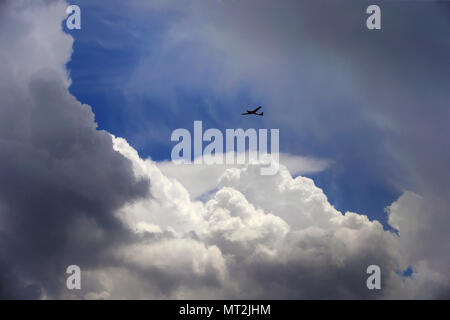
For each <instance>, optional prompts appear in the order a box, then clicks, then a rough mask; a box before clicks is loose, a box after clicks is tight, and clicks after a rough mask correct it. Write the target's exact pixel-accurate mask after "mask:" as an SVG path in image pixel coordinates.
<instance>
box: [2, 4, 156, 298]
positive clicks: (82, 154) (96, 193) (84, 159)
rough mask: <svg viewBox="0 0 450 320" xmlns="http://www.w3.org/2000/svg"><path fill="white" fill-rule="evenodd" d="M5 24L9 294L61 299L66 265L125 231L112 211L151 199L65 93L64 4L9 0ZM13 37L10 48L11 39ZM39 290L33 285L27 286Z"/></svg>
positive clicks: (90, 256)
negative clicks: (143, 197) (146, 197)
mask: <svg viewBox="0 0 450 320" xmlns="http://www.w3.org/2000/svg"><path fill="white" fill-rule="evenodd" d="M4 6H5V7H6V11H7V14H5V15H4V18H2V20H1V22H0V24H1V29H2V33H1V35H0V37H1V38H0V41H1V43H3V44H4V45H2V46H1V47H0V57H1V58H2V59H3V61H8V63H4V64H2V67H1V68H2V70H1V72H0V74H1V76H0V77H1V79H0V105H1V109H0V119H1V120H0V121H1V125H0V128H1V129H0V149H1V150H2V152H1V154H0V180H1V183H0V203H1V205H0V206H1V209H2V210H1V215H0V221H1V222H2V223H1V227H0V234H1V238H2V241H1V244H0V253H1V258H0V260H1V261H2V263H1V265H2V270H1V273H2V287H3V286H4V285H5V284H4V283H3V282H4V281H5V280H4V278H3V275H5V274H7V275H9V276H8V277H11V278H12V279H15V280H9V281H8V283H9V285H6V288H8V289H7V292H2V295H3V296H5V297H13V298H39V297H45V296H48V297H57V296H59V294H60V292H61V290H63V288H62V287H61V283H60V280H61V279H60V278H61V275H62V273H61V272H65V268H66V267H67V266H68V265H70V264H73V263H74V261H79V263H80V264H82V265H84V266H89V265H97V264H101V261H99V260H97V258H98V257H99V256H101V252H102V251H103V250H106V248H108V247H109V246H111V245H113V244H114V243H115V242H116V241H119V240H120V241H124V240H125V239H126V238H127V231H126V230H125V228H124V227H123V226H122V224H121V223H120V222H119V220H118V219H117V218H116V217H115V216H114V212H115V210H116V209H118V208H120V207H121V206H122V205H123V204H125V203H126V202H128V201H132V200H134V199H136V198H138V197H142V196H145V195H146V193H147V191H148V187H147V185H148V183H149V182H148V181H144V180H140V181H138V180H136V179H135V178H134V175H133V172H132V169H131V164H130V161H129V160H127V159H126V158H125V157H123V156H122V155H120V154H119V153H117V152H116V151H114V149H113V144H112V138H111V136H110V135H109V134H108V133H107V132H104V131H98V130H97V129H96V123H95V122H94V115H93V113H92V111H91V109H90V107H89V106H87V105H82V104H81V103H80V102H78V101H77V100H76V99H75V98H74V97H73V96H72V95H71V94H70V93H69V92H68V90H67V87H68V85H69V83H70V80H69V78H68V76H67V71H66V69H65V67H64V65H65V63H66V62H67V61H68V59H69V58H70V54H71V50H72V39H71V37H70V36H68V35H66V34H64V33H63V32H62V30H61V21H62V20H63V19H64V17H65V8H66V6H65V4H64V3H63V2H44V1H33V2H31V1H14V2H13V1H8V2H6V4H4ZM5 44H8V45H5ZM29 288H33V290H31V289H29Z"/></svg>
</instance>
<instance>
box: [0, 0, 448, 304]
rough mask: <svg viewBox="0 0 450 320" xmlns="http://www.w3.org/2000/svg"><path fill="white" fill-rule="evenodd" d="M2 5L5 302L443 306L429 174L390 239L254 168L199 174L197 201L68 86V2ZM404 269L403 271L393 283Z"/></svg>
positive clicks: (441, 260)
mask: <svg viewBox="0 0 450 320" xmlns="http://www.w3.org/2000/svg"><path fill="white" fill-rule="evenodd" d="M158 3H159V2H158ZM160 5H162V3H160ZM3 6H4V8H2V11H4V10H6V12H8V14H7V15H6V14H3V15H2V16H1V19H2V20H1V22H0V30H2V31H1V34H0V40H1V42H2V44H4V43H8V44H9V45H7V46H6V45H2V46H1V47H0V57H1V58H2V59H3V60H4V61H8V64H2V66H1V68H2V69H1V74H0V105H1V109H0V115H1V117H0V119H1V120H0V121H1V124H2V125H1V126H0V148H1V150H2V152H1V153H0V180H1V183H0V238H1V240H2V241H1V242H0V295H1V297H2V298H86V299H108V298H445V297H448V294H449V288H450V284H449V274H448V265H449V261H448V257H447V256H446V253H447V252H448V250H446V249H448V243H450V242H449V241H446V240H448V232H447V231H446V229H445V226H447V225H448V200H446V198H443V197H442V196H441V195H442V194H445V192H446V191H441V192H440V193H437V194H436V195H434V196H432V195H433V192H431V190H432V189H431V188H430V187H429V185H431V181H432V180H430V179H426V182H427V183H424V184H420V186H423V188H417V189H420V190H419V191H421V192H420V195H419V194H418V193H413V192H409V191H405V192H404V194H403V195H402V196H401V197H400V198H399V199H398V200H397V201H396V202H395V203H393V204H392V205H391V206H390V207H389V208H388V210H387V211H388V212H387V214H389V219H390V220H389V221H390V223H391V224H392V225H393V226H394V227H395V228H397V229H398V231H399V234H398V235H397V234H395V233H393V232H390V231H386V230H384V229H383V227H382V225H381V224H380V223H378V222H377V221H370V220H369V219H368V218H367V216H365V215H364V214H361V213H353V212H345V213H343V212H340V211H338V210H336V209H335V208H334V207H333V206H332V205H331V204H330V203H329V201H328V199H327V197H326V195H325V194H324V192H323V191H322V190H321V189H320V188H318V187H317V186H316V185H315V184H314V181H313V180H312V179H310V178H306V177H302V176H298V177H293V176H292V175H291V173H290V172H289V170H288V167H289V166H288V167H286V166H284V165H281V166H280V170H279V171H278V172H277V174H275V175H272V176H262V175H260V170H259V169H260V166H261V165H262V164H258V163H254V164H251V165H246V166H241V167H227V168H221V169H220V170H221V171H220V172H218V173H217V174H215V175H214V176H212V177H208V174H203V176H202V177H203V179H208V178H210V179H211V180H210V181H209V182H208V183H206V184H205V185H206V187H205V186H202V187H201V188H198V190H200V189H201V190H206V191H208V192H209V194H208V196H207V197H206V198H204V199H202V201H200V200H196V198H195V197H193V196H192V194H191V192H190V191H189V186H190V185H194V184H195V181H194V180H195V179H196V176H194V175H191V176H189V175H186V176H185V177H184V181H181V182H180V181H178V180H177V179H176V176H177V174H176V170H177V169H176V168H175V169H173V168H172V170H173V171H172V172H174V173H173V174H169V175H170V176H171V177H169V176H167V175H166V174H165V173H164V170H165V169H164V168H163V167H164V165H163V164H158V163H156V162H154V161H152V160H151V159H150V158H148V159H142V158H141V157H140V156H139V155H138V153H137V151H136V150H135V149H134V148H133V147H132V146H130V145H129V144H128V143H127V141H126V140H125V139H123V138H118V137H114V136H112V135H111V134H109V133H108V132H105V131H100V130H97V128H96V124H95V122H94V115H93V113H92V111H91V109H90V108H89V106H87V105H82V104H81V103H79V102H78V101H77V100H76V99H75V97H73V96H72V95H71V94H70V93H69V91H68V85H69V83H70V79H69V77H68V75H67V70H66V69H65V67H64V65H65V63H66V62H67V61H68V59H69V58H70V53H71V48H72V39H71V38H70V36H68V35H65V34H64V33H63V32H62V30H61V21H62V19H63V18H64V17H65V6H66V4H64V3H63V2H61V1H50V2H47V1H37V2H36V1H33V2H31V1H26V0H23V1H14V2H13V1H9V2H6V4H3ZM261 13H264V12H261ZM262 17H263V18H264V17H265V16H264V15H262ZM263 20H264V19H263ZM218 21H220V20H218ZM248 21H249V23H251V21H253V20H251V19H249V20H248ZM272 22H273V21H272ZM251 27H252V25H250V26H249V28H250V29H251ZM212 30H213V31H214V30H215V29H212ZM5 31H7V32H5ZM8 31H9V32H8ZM233 33H234V32H233ZM221 39H224V36H221ZM256 40H258V39H256ZM259 40H262V39H259ZM230 41H232V40H230ZM30 48H34V50H30ZM269 49H270V50H275V49H274V47H270V48H269ZM270 50H269V51H270ZM264 57H265V56H264V55H261V56H260V59H262V61H265V60H264ZM255 70H256V69H255ZM394 119H395V117H394ZM405 130H406V129H405ZM296 160H299V159H296ZM287 162H289V161H287ZM319 167H320V166H319ZM161 168H163V169H161ZM205 170H206V169H205ZM419 172H420V174H419V175H417V176H416V177H417V178H419V177H421V175H422V174H423V175H426V170H425V171H422V170H419ZM426 176H427V177H429V175H426ZM181 180H183V179H181ZM421 181H422V180H421ZM424 181H425V180H424ZM438 185H439V186H444V188H443V189H442V190H447V189H445V186H447V185H446V184H445V183H444V182H443V181H442V180H440V181H439V183H438ZM185 186H188V188H186V187H185ZM202 188H203V189H202ZM198 190H194V192H197V193H198V192H199V191H198ZM70 264H77V265H79V266H80V267H81V270H82V290H81V291H70V290H67V289H66V287H65V269H66V267H67V266H68V265H70ZM372 264H375V265H378V266H380V267H381V270H382V290H380V291H377V290H374V291H371V290H368V289H367V287H366V279H367V274H366V268H367V266H369V265H372ZM409 266H411V267H412V268H413V275H412V276H411V277H408V278H405V277H402V276H401V275H400V274H399V272H398V271H399V270H404V269H406V268H407V267H409Z"/></svg>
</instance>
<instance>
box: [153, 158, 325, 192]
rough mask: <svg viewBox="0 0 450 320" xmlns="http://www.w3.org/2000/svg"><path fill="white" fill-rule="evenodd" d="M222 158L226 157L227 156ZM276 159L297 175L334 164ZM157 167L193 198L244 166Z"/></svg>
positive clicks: (170, 164)
mask: <svg viewBox="0 0 450 320" xmlns="http://www.w3.org/2000/svg"><path fill="white" fill-rule="evenodd" d="M218 156H219V155H218ZM219 157H220V156H219ZM222 157H226V155H223V156H222ZM275 158H279V162H280V163H282V164H283V165H284V166H286V167H287V168H288V170H289V172H291V173H292V174H295V175H301V174H312V173H318V172H321V171H324V170H326V169H327V168H328V167H329V166H330V165H331V164H332V161H331V160H328V159H319V158H313V157H303V156H297V155H292V154H288V153H280V154H279V156H278V157H275ZM224 159H225V158H224ZM246 159H248V152H247V153H246ZM194 162H195V161H193V163H194ZM157 165H158V168H159V169H160V170H161V172H162V173H163V174H164V175H165V176H168V177H170V178H174V179H177V180H178V181H179V182H181V183H182V184H183V185H184V186H185V187H186V189H187V190H189V193H190V195H191V197H193V198H198V197H201V196H203V195H207V194H208V193H209V192H211V191H213V190H214V189H215V188H216V187H217V186H218V183H219V178H220V177H221V176H222V174H223V173H224V172H225V170H226V169H229V168H233V167H243V165H225V164H223V165H211V164H209V165H206V164H202V165H199V164H175V163H174V162H172V161H161V162H158V164H157Z"/></svg>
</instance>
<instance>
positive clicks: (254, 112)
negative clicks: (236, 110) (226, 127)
mask: <svg viewBox="0 0 450 320" xmlns="http://www.w3.org/2000/svg"><path fill="white" fill-rule="evenodd" d="M259 109H261V106H259V107H258V108H256V109H255V110H248V109H247V112H246V113H241V115H243V116H246V115H248V114H255V115H257V116H262V115H264V112H261V113H257V111H258V110H259Z"/></svg>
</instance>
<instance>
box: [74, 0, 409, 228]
mask: <svg viewBox="0 0 450 320" xmlns="http://www.w3.org/2000/svg"><path fill="white" fill-rule="evenodd" d="M73 4H77V2H73ZM78 4H79V5H80V6H81V7H82V30H74V31H68V32H69V33H70V34H71V35H72V36H73V37H74V38H75V43H74V52H73V55H72V60H71V61H70V62H69V63H68V69H69V70H70V76H71V78H72V85H71V87H70V91H71V93H72V94H74V96H75V97H77V99H78V100H80V101H81V102H83V103H86V104H89V105H90V106H92V109H93V111H94V114H95V117H96V121H97V123H98V126H99V128H100V129H105V130H107V131H109V132H111V133H113V134H115V135H117V136H121V137H124V138H126V139H127V140H128V141H129V142H130V144H131V145H133V146H134V147H135V148H136V149H137V150H138V152H139V153H140V155H141V156H150V157H151V158H152V159H154V160H164V159H168V158H169V157H170V152H171V149H172V147H173V145H174V144H173V143H172V142H171V141H170V133H171V131H172V130H174V129H176V128H179V127H181V128H188V129H191V128H192V125H193V121H194V120H202V121H203V124H204V127H205V128H207V127H215V128H219V129H225V128H239V127H243V128H251V127H253V128H279V129H280V151H282V152H289V153H292V154H297V155H307V156H314V157H324V158H329V159H332V160H333V161H334V164H333V165H332V166H331V167H330V168H329V169H327V170H325V171H324V172H321V173H318V174H314V175H312V176H311V177H312V178H313V179H314V181H315V183H316V184H317V185H318V186H319V187H321V188H323V189H324V191H325V194H326V195H327V196H328V198H329V200H330V202H331V203H332V204H333V205H334V206H336V208H337V209H338V210H341V211H347V210H348V211H353V212H361V213H365V214H367V215H368V216H369V217H370V218H371V219H377V220H379V221H380V222H382V223H383V225H384V226H385V227H388V226H387V216H386V214H385V212H384V208H385V207H386V206H388V205H389V204H390V203H392V202H393V201H394V200H395V199H396V198H397V197H398V196H399V195H400V190H399V189H398V188H396V187H395V186H394V185H393V184H392V183H391V181H388V180H387V179H386V178H385V177H382V176H380V175H379V174H378V172H379V170H380V169H379V168H380V163H379V159H380V158H381V153H382V152H383V151H382V148H381V147H380V145H381V144H382V142H381V140H382V138H383V135H382V134H380V132H379V131H377V129H376V128H374V127H371V126H369V125H367V123H363V122H361V123H357V122H353V123H352V127H347V128H344V126H343V127H342V128H339V129H338V130H334V131H332V132H331V131H330V132H329V133H327V132H326V124H327V123H329V122H330V121H334V120H336V121H340V120H342V117H345V114H342V113H341V112H344V113H345V112H346V111H345V106H343V107H341V108H338V109H339V110H340V111H337V112H334V111H331V112H328V111H329V110H333V109H335V107H336V106H335V104H336V105H338V104H342V105H343V104H345V103H351V99H348V98H347V97H344V98H343V97H342V96H340V92H333V91H331V92H330V93H329V94H328V95H327V97H326V99H318V97H317V96H313V97H312V100H313V102H314V103H321V102H322V103H323V104H324V105H326V104H328V105H327V106H326V107H323V105H322V106H321V108H317V110H318V111H317V112H308V113H306V114H305V118H304V119H302V122H300V125H299V126H298V127H296V126H292V125H287V126H284V123H283V121H281V120H279V118H278V119H274V120H272V119H271V118H272V117H273V115H274V114H275V113H279V112H281V113H283V112H289V109H285V108H283V106H278V105H276V104H275V103H273V102H272V101H265V98H264V97H263V96H262V95H260V94H258V92H257V90H253V87H254V86H255V85H256V86H257V84H255V83H246V82H245V81H244V80H243V81H242V82H241V83H240V84H239V85H236V86H234V87H233V88H232V90H228V91H226V92H222V91H220V90H216V89H215V88H214V86H210V85H208V82H209V81H214V77H215V76H216V74H217V73H216V69H220V68H221V66H220V61H217V60H214V59H212V60H211V59H205V60H204V65H202V64H201V63H199V64H198V65H196V66H193V67H192V66H191V67H186V68H184V67H185V66H184V65H183V59H182V58H183V55H184V53H183V52H187V54H188V55H189V56H191V55H193V54H195V53H196V51H195V45H196V44H195V43H191V42H188V41H186V42H184V43H181V45H179V46H178V47H176V48H175V49H171V50H167V49H165V48H164V37H165V35H166V32H167V30H168V29H169V27H170V25H171V24H173V23H174V22H176V21H178V20H180V19H182V17H180V15H179V14H177V13H176V12H171V11H170V10H168V11H167V12H155V13H154V14H153V15H152V14H151V10H150V11H149V12H150V13H149V14H147V15H146V16H145V19H142V17H137V18H136V17H134V16H131V15H130V16H126V15H124V14H122V10H121V9H120V7H119V8H116V7H114V6H101V5H95V4H90V3H89V4H88V3H87V2H83V1H79V3H78ZM147 13H148V12H147ZM66 31H67V30H66ZM299 39H300V35H299ZM198 54H199V55H200V58H199V59H201V55H202V54H203V53H202V51H201V50H200V51H198ZM235 58H237V59H238V58H239V57H235ZM148 61H150V63H149V62H148ZM200 61H201V60H200ZM211 61H213V62H215V63H218V65H214V64H212V65H211ZM172 62H173V64H172ZM143 63H144V65H145V66H146V68H147V70H145V72H144V73H145V74H148V75H149V76H151V74H152V73H153V72H155V73H157V74H158V75H161V74H164V76H160V77H159V79H158V78H152V79H151V80H150V81H148V82H147V83H146V84H145V85H148V87H145V86H144V87H143V88H139V89H138V90H129V88H130V86H133V78H135V77H136V74H137V71H136V70H137V69H139V68H142V65H143ZM189 63H190V61H189V58H187V59H186V64H189ZM326 67H327V66H325V71H323V70H321V71H320V72H322V73H323V72H325V73H326V72H327V70H326ZM329 67H330V68H332V65H330V66H329ZM190 72H195V73H197V75H196V77H197V76H200V77H204V78H205V79H207V80H206V81H205V82H199V83H195V84H194V85H192V83H190V78H189V73H190ZM139 76H140V77H142V72H141V73H140V75H139ZM154 81H157V82H159V83H155V82H154ZM194 81H195V80H194ZM165 83H167V87H166V88H165V89H166V90H167V91H164V90H159V89H158V90H159V92H157V94H152V93H153V92H156V91H153V90H152V86H153V85H155V84H156V85H157V86H158V88H159V87H162V88H164V86H165ZM351 90H355V91H356V90H358V88H353V89H352V88H349V89H347V91H346V95H347V96H351ZM165 94H166V95H165ZM174 105H176V106H177V107H173V106H174ZM257 105H263V106H264V108H265V109H264V111H265V115H266V116H265V119H264V121H261V119H259V118H256V119H252V118H240V117H239V113H240V111H242V110H244V109H245V108H246V107H251V106H257ZM179 106H181V107H179ZM313 110H314V109H313ZM288 116H289V115H288ZM299 116H300V117H303V115H302V113H299ZM308 117H310V119H308ZM305 121H311V122H317V123H319V124H320V122H321V121H323V123H324V127H325V130H324V133H323V135H322V136H319V137H318V136H316V135H315V132H313V131H308V130H307V129H303V128H302V127H301V123H304V122H305ZM345 122H346V121H345V120H343V123H344V125H348V123H345ZM355 133H356V135H357V137H355ZM368 145H371V146H372V147H373V150H371V151H370V152H369V153H368V152H367V146H368ZM360 149H361V150H363V151H360ZM369 155H371V157H369Z"/></svg>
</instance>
